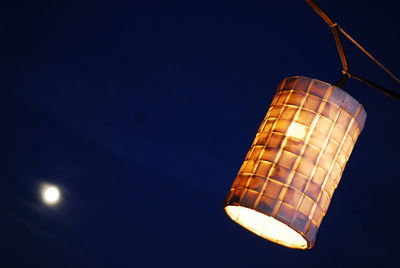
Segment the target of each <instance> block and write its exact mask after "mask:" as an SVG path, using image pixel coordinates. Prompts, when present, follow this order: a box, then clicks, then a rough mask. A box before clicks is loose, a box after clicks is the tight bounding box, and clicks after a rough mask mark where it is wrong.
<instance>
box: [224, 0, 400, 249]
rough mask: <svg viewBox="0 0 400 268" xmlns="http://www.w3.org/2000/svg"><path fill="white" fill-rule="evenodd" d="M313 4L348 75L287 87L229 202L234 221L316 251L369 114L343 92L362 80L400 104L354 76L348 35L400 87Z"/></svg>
mask: <svg viewBox="0 0 400 268" xmlns="http://www.w3.org/2000/svg"><path fill="white" fill-rule="evenodd" d="M306 2H307V3H308V4H309V5H310V6H311V7H312V8H313V9H314V11H315V12H316V13H317V14H318V15H319V16H320V17H321V18H322V19H323V20H324V21H325V22H326V23H327V24H328V25H329V26H330V28H331V29H332V33H333V36H334V39H335V42H336V45H337V48H338V52H339V56H340V59H341V62H342V67H343V71H342V73H343V76H342V78H341V79H339V81H338V82H337V83H336V84H334V85H331V84H329V83H326V82H323V81H319V80H317V79H312V78H308V77H304V76H294V77H288V78H285V79H284V80H283V81H282V82H281V83H280V85H279V86H278V89H277V91H276V93H275V96H274V98H273V100H272V103H271V105H270V108H269V110H268V112H267V114H266V116H265V118H264V120H263V121H262V123H261V125H260V127H259V129H258V131H257V134H256V137H255V139H254V141H253V143H252V145H251V147H250V150H249V151H248V153H247V155H246V157H245V160H244V162H243V164H242V166H241V168H240V170H239V172H238V174H237V176H236V179H235V180H234V182H233V185H232V187H231V189H230V191H229V193H228V195H227V197H226V199H225V201H224V209H225V212H226V213H227V215H228V216H229V217H230V218H231V219H232V220H233V221H235V222H237V223H238V224H240V225H241V226H243V227H244V228H246V229H248V230H249V231H251V232H253V233H255V234H257V235H259V236H261V237H263V238H265V239H268V240H270V241H272V242H275V243H278V244H281V245H283V246H286V247H290V248H297V249H310V248H312V247H313V245H314V242H315V238H316V234H317V231H318V228H319V226H320V224H321V221H322V219H323V217H324V216H325V214H326V212H327V209H328V206H329V203H330V201H331V198H332V195H333V193H334V191H335V189H336V187H337V185H338V183H339V181H340V178H341V176H342V173H343V170H344V167H345V165H346V162H347V161H348V159H349V156H350V154H351V152H352V150H353V147H354V144H355V143H356V141H357V138H358V136H359V135H360V133H361V131H362V130H363V127H364V124H365V120H366V117H367V113H366V111H365V109H364V107H363V106H362V105H361V104H360V103H359V102H358V101H356V100H355V99H354V98H353V97H351V96H350V95H349V94H348V93H346V92H345V91H343V90H342V89H341V87H343V86H344V84H345V82H346V81H347V80H348V79H349V78H355V79H357V80H359V81H362V82H364V83H366V84H367V85H369V86H371V87H374V88H376V89H378V90H379V91H381V92H382V93H384V94H386V95H388V96H390V97H393V98H395V99H397V100H400V95H399V94H397V93H395V92H393V91H391V90H389V89H386V88H384V87H382V86H379V85H377V84H375V83H372V82H370V81H368V80H367V79H365V78H363V77H360V76H357V75H353V74H350V72H349V66H348V62H347V58H346V55H345V53H344V49H343V44H342V40H341V34H343V35H344V36H345V37H347V38H348V39H349V40H350V41H351V42H352V43H354V44H355V45H356V46H357V47H358V48H359V49H360V50H361V51H362V52H364V53H365V54H366V55H367V56H368V57H369V58H371V59H372V60H373V61H374V62H375V63H376V64H377V65H378V66H379V67H381V68H382V69H383V70H384V71H385V72H386V73H388V74H389V75H390V76H391V77H392V78H393V79H394V80H396V81H397V82H398V83H399V84H400V80H399V79H398V78H397V77H395V76H394V75H393V74H392V73H391V72H390V71H389V70H388V69H387V68H385V67H384V66H383V65H382V64H381V63H380V62H379V61H377V60H376V59H375V58H374V57H373V56H372V55H371V54H370V53H368V52H367V51H366V50H365V49H364V48H363V47H362V46H361V45H360V44H359V43H357V42H356V41H355V40H354V39H353V38H352V37H351V36H350V35H348V34H347V33H346V32H345V31H344V30H343V29H342V28H341V27H340V26H339V25H338V24H337V23H335V22H333V20H332V19H331V18H330V17H329V16H328V15H327V14H326V13H325V12H324V11H322V10H321V8H320V7H319V6H318V5H317V4H316V3H315V2H314V1H311V0H306Z"/></svg>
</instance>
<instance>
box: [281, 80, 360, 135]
mask: <svg viewBox="0 0 400 268" xmlns="http://www.w3.org/2000/svg"><path fill="white" fill-rule="evenodd" d="M295 81H297V82H296V84H295V83H294V82H295ZM299 81H300V82H299ZM311 84H312V85H313V86H312V87H311V86H310V85H311ZM330 87H331V88H333V90H332V92H331V95H330V96H329V98H328V100H327V101H329V102H333V103H335V104H336V105H338V106H340V108H342V109H343V110H345V111H346V112H348V113H350V114H351V115H352V116H354V117H356V118H357V119H356V121H357V124H358V125H359V127H360V129H361V130H362V129H363V128H364V124H365V120H366V117H367V112H366V111H365V108H364V106H363V105H362V104H361V103H360V102H358V101H357V100H356V99H355V98H354V97H352V96H351V95H350V94H349V93H347V92H346V91H344V90H343V89H341V88H339V87H337V86H335V85H332V84H330V83H328V82H324V81H321V80H319V79H315V78H310V77H307V76H302V75H295V76H289V77H286V78H284V79H283V81H282V83H281V86H280V87H279V88H278V90H288V89H296V90H300V91H306V92H308V93H310V94H314V95H317V96H319V97H321V98H322V97H323V96H322V95H320V94H319V91H324V90H328V88H330Z"/></svg>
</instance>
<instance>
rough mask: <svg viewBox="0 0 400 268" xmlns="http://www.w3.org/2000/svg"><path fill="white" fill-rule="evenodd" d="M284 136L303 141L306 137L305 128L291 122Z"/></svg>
mask: <svg viewBox="0 0 400 268" xmlns="http://www.w3.org/2000/svg"><path fill="white" fill-rule="evenodd" d="M286 136H289V137H293V138H296V139H299V140H301V139H304V137H305V136H306V127H305V126H304V125H302V124H299V123H296V122H292V123H291V124H290V126H289V128H288V130H287V134H286Z"/></svg>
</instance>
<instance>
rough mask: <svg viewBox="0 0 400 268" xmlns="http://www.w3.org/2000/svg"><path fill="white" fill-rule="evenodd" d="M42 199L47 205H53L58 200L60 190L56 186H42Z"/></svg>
mask: <svg viewBox="0 0 400 268" xmlns="http://www.w3.org/2000/svg"><path fill="white" fill-rule="evenodd" d="M42 199H43V201H44V202H45V203H46V204H48V205H55V204H57V203H58V201H59V200H60V190H59V189H58V187H57V186H46V187H43V190H42Z"/></svg>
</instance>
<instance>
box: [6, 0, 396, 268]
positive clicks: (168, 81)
mask: <svg viewBox="0 0 400 268" xmlns="http://www.w3.org/2000/svg"><path fill="white" fill-rule="evenodd" d="M10 2H11V1H10ZM396 2H397V1H394V0H393V1H362V0H355V1H327V0H320V1H319V2H318V3H319V4H320V6H321V7H322V8H324V9H325V10H326V11H327V12H328V14H330V15H331V16H332V17H333V18H334V19H335V20H336V21H338V22H339V23H340V24H341V26H342V27H343V28H344V29H345V30H346V31H347V32H349V33H350V34H351V35H352V36H353V37H354V38H356V39H357V40H358V41H359V42H360V43H361V44H363V45H364V46H365V47H366V48H367V49H369V50H370V52H371V53H373V54H374V55H375V56H376V57H377V58H378V59H380V60H381V61H382V62H383V63H384V64H385V65H386V66H387V67H388V68H389V69H391V70H392V71H393V72H394V73H395V74H397V75H400V63H399V59H400V58H399V50H398V48H399V47H400V38H399V37H400V30H399V27H398V26H399V25H398V6H397V5H398V3H396ZM0 10H1V11H0V31H1V37H0V40H1V42H0V47H1V52H0V61H1V69H0V71H1V75H0V82H1V89H0V92H1V98H0V109H1V115H2V116H1V117H0V118H1V120H0V122H1V125H2V127H1V132H0V138H1V139H0V145H1V147H0V148H1V152H2V154H0V155H1V163H2V164H1V168H0V175H1V177H0V267H396V266H397V267H398V265H399V258H398V252H399V249H400V248H399V242H398V241H399V239H400V234H399V224H400V221H399V219H398V217H397V216H398V214H399V212H398V211H399V203H400V182H399V179H400V175H399V152H400V139H399V138H400V135H399V131H400V117H399V115H400V103H399V102H396V101H395V100H392V99H390V98H388V97H386V96H384V95H382V94H380V93H378V92H377V91H374V90H373V89H371V88H368V87H366V86H365V85H363V84H361V83H360V82H358V81H349V82H348V83H347V85H346V86H345V90H346V91H347V92H348V93H350V94H351V95H352V96H353V97H355V98H356V99H357V100H358V101H360V102H361V103H362V104H363V105H364V106H365V108H366V111H367V113H368V118H367V122H366V126H365V129H364V131H363V133H362V134H361V136H360V137H359V139H358V142H357V144H356V146H355V149H354V151H353V154H352V155H351V157H350V161H349V162H348V165H347V167H346V170H345V172H344V175H343V177H342V180H341V183H340V185H339V187H338V189H337V190H336V192H335V195H334V197H333V200H332V203H331V206H330V208H329V210H328V214H327V216H326V217H325V218H324V221H323V223H322V225H321V228H320V230H319V233H318V236H317V241H316V244H315V247H314V248H313V249H311V250H308V251H301V250H294V249H288V248H285V247H282V246H280V245H276V244H273V243H271V242H269V241H267V240H263V239H261V238H259V237H257V236H256V235H254V234H252V233H250V232H248V231H246V230H245V229H243V228H242V227H240V226H239V225H237V224H235V223H234V222H233V221H231V220H230V219H229V218H228V217H227V216H226V215H225V213H224V211H223V208H222V202H223V199H224V198H225V195H226V194H227V193H228V190H229V188H230V186H231V183H232V182H233V180H234V177H235V175H236V172H237V171H238V169H239V167H240V165H241V163H242V161H243V159H244V157H245V154H246V152H247V150H248V148H249V147H250V144H251V142H252V140H253V138H254V136H255V133H256V131H257V129H258V126H259V124H260V122H261V120H262V118H263V117H264V115H265V113H266V111H267V109H268V106H269V103H270V101H271V100H272V97H273V94H274V92H275V88H276V86H277V84H278V83H279V82H280V81H281V80H282V79H283V78H284V77H287V76H292V75H305V76H308V77H313V78H317V79H320V80H323V81H326V82H330V83H334V82H335V81H336V80H337V79H338V78H339V77H340V74H341V73H340V70H341V66H340V61H339V57H338V56H337V52H336V47H335V43H334V41H333V38H332V36H331V32H330V29H329V27H328V26H327V25H326V24H325V23H324V22H323V21H322V20H321V19H320V18H319V17H318V16H317V15H316V14H315V13H314V12H313V11H312V10H311V8H310V7H309V6H308V5H307V4H306V3H305V2H304V1H301V0H298V1H293V0H292V1H153V0H150V1H78V2H77V3H73V2H71V1H65V2H62V1H40V0H39V1H22V2H18V3H17V2H12V3H8V4H5V3H3V4H2V7H1V8H0ZM345 49H346V51H347V52H348V54H349V62H350V68H351V69H352V70H354V73H356V74H360V75H363V76H365V77H368V78H369V79H370V80H372V81H374V82H377V83H379V84H382V85H383V86H386V87H389V88H392V89H393V90H397V92H400V87H399V86H398V85H397V84H395V83H394V82H392V81H391V80H390V78H389V77H388V76H387V75H386V74H385V73H383V72H382V71H381V70H380V69H379V68H378V67H376V66H375V65H374V64H373V63H372V62H370V60H369V59H368V58H367V57H365V55H363V54H362V53H361V52H360V51H358V50H357V49H356V48H354V46H352V45H351V44H350V43H349V42H345ZM42 183H52V184H56V185H59V187H60V188H61V190H62V200H61V203H60V204H59V205H57V206H54V207H49V206H46V205H44V204H43V202H42V200H41V199H40V195H39V188H40V185H41V184H42Z"/></svg>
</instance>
